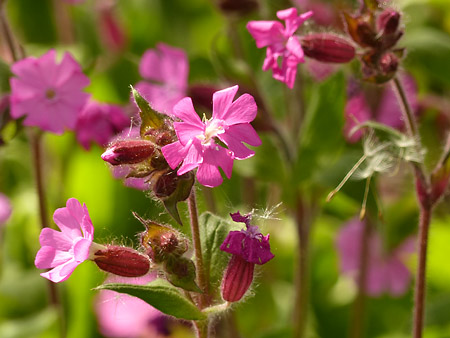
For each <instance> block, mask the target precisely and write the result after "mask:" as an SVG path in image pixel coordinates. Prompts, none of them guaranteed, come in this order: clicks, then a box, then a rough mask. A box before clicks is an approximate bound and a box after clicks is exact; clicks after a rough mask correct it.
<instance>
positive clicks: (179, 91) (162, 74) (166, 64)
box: [136, 43, 189, 115]
mask: <svg viewBox="0 0 450 338" xmlns="http://www.w3.org/2000/svg"><path fill="white" fill-rule="evenodd" d="M139 73H140V74H141V76H142V77H143V78H144V81H140V82H139V83H137V84H136V89H137V90H138V91H139V92H140V93H141V95H142V96H143V97H144V98H145V99H146V100H147V101H149V103H150V105H151V106H152V107H153V108H154V109H155V110H157V111H159V112H161V113H165V114H167V115H172V108H173V107H174V105H175V104H176V103H177V102H178V101H179V100H181V99H182V98H183V97H185V96H186V92H187V81H188V73H189V62H188V59H187V56H186V53H185V52H184V51H183V50H182V49H179V48H174V47H171V46H168V45H166V44H164V43H159V44H158V45H157V46H156V49H149V50H147V51H146V52H145V53H144V55H143V56H142V59H141V63H140V64H139Z"/></svg>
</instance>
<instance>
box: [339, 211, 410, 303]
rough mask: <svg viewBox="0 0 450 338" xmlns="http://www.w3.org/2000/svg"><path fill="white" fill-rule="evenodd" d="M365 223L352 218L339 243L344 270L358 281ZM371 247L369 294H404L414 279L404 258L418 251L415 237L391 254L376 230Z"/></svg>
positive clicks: (367, 284)
mask: <svg viewBox="0 0 450 338" xmlns="http://www.w3.org/2000/svg"><path fill="white" fill-rule="evenodd" d="M364 226H366V225H365V224H364V223H362V222H360V221H359V220H357V219H355V220H352V221H350V222H349V223H347V224H346V225H345V226H344V227H343V228H342V229H341V230H340V231H339V234H338V237H337V242H336V244H337V248H338V251H339V256H340V268H341V272H342V273H344V274H346V275H350V276H352V277H353V278H354V279H355V280H356V278H357V276H358V270H359V267H360V258H361V250H362V243H361V235H362V232H363V228H364ZM368 246H369V248H368V260H367V266H368V269H367V277H366V287H365V288H366V292H367V294H368V295H371V296H374V297H377V296H380V295H381V294H382V293H389V294H390V295H391V296H393V297H398V296H401V295H402V294H404V293H405V292H406V291H407V290H408V288H409V284H410V281H411V272H410V271H409V270H408V268H407V267H406V266H405V264H404V260H405V259H406V257H407V255H409V254H411V253H413V252H414V239H413V238H408V239H406V240H405V241H404V242H403V243H402V244H400V245H399V246H398V247H397V248H396V249H394V250H393V251H391V252H389V253H387V252H385V251H384V248H383V242H382V239H381V237H380V235H379V234H378V233H376V232H375V231H374V230H372V232H371V233H370V238H369V241H368Z"/></svg>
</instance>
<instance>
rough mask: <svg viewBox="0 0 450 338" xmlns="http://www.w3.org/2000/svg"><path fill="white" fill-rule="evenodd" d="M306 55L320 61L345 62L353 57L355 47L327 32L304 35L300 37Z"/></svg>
mask: <svg viewBox="0 0 450 338" xmlns="http://www.w3.org/2000/svg"><path fill="white" fill-rule="evenodd" d="M301 44H302V48H303V52H304V53H305V55H306V56H308V57H310V58H313V59H316V60H318V61H321V62H334V63H345V62H350V61H351V60H352V59H353V58H354V57H355V48H354V47H353V45H352V44H351V43H350V42H348V41H347V40H345V39H343V38H341V37H339V36H336V35H334V34H329V33H317V34H310V35H306V36H304V37H303V38H302V42H301Z"/></svg>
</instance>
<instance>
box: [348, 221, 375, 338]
mask: <svg viewBox="0 0 450 338" xmlns="http://www.w3.org/2000/svg"><path fill="white" fill-rule="evenodd" d="M363 226H364V229H363V231H362V233H361V238H360V239H359V241H360V243H361V251H360V258H359V259H360V261H359V267H358V271H359V274H358V281H357V283H358V294H357V295H356V299H355V302H354V304H353V315H352V321H351V328H350V337H351V338H361V337H363V332H364V318H365V315H364V313H365V311H364V310H365V303H366V302H365V301H366V281H367V270H368V262H369V237H370V224H369V222H366V224H364V225H363Z"/></svg>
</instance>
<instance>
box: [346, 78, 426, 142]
mask: <svg viewBox="0 0 450 338" xmlns="http://www.w3.org/2000/svg"><path fill="white" fill-rule="evenodd" d="M400 80H401V81H402V83H403V86H404V88H405V91H406V96H407V98H408V101H409V102H410V104H411V108H412V109H413V111H414V112H415V113H417V110H418V102H417V85H416V82H415V81H414V78H413V77H412V76H410V75H407V74H405V75H403V76H401V77H400ZM374 90H375V89H374ZM348 91H349V95H348V96H349V98H348V100H347V104H346V105H345V126H344V136H345V138H346V139H347V141H348V142H351V143H354V142H357V141H358V140H359V139H360V138H361V136H362V134H363V132H362V131H361V130H358V131H356V132H354V133H352V134H351V131H352V130H353V128H354V127H356V126H357V125H358V124H360V123H364V122H366V121H368V120H374V121H377V122H380V123H383V124H385V125H387V126H390V127H392V128H396V129H402V128H403V127H404V122H403V118H402V110H401V107H400V106H399V103H398V99H397V96H396V94H395V92H394V89H393V88H392V86H390V85H386V86H385V87H384V88H383V89H382V91H381V93H380V97H379V100H378V102H377V105H376V107H371V106H369V103H368V100H367V98H366V96H365V94H364V92H363V91H362V89H361V88H359V87H358V86H357V85H356V83H352V82H351V83H350V84H349V90H348ZM374 95H375V92H374V93H370V97H373V96H374Z"/></svg>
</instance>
